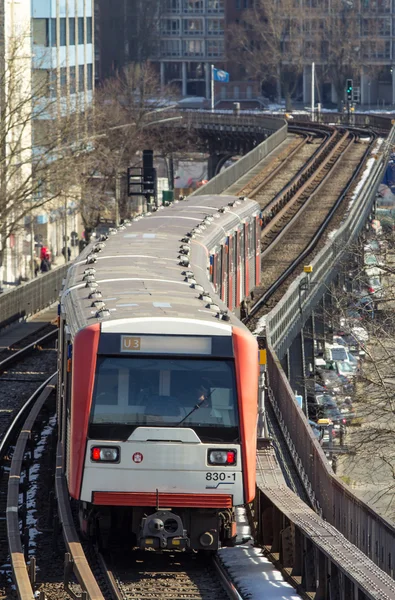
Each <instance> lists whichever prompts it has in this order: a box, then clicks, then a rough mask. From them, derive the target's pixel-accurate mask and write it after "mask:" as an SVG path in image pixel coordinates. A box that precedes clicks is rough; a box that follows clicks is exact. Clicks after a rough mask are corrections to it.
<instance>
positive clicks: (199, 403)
mask: <svg viewBox="0 0 395 600" xmlns="http://www.w3.org/2000/svg"><path fill="white" fill-rule="evenodd" d="M215 390H216V388H213V389H212V390H211V392H210V393H209V395H208V396H203V398H201V399H200V400H199V402H198V403H197V404H195V406H194V407H193V409H192V410H190V411H189V413H188V414H187V415H185V417H183V418H182V419H181V421H180V422H179V423H177V425H176V427H179V426H180V425H182V423H183V422H184V421H186V420H187V419H188V418H189V417H190V416H191V415H192V414H193V413H194V412H195V411H196V410H199V408H201V407H202V405H203V403H204V402H207V400H209V398H210V396H211V394H212V393H213V392H215Z"/></svg>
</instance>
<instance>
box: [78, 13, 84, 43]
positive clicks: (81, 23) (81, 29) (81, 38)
mask: <svg viewBox="0 0 395 600" xmlns="http://www.w3.org/2000/svg"><path fill="white" fill-rule="evenodd" d="M78 43H79V44H83V43H84V17H78Z"/></svg>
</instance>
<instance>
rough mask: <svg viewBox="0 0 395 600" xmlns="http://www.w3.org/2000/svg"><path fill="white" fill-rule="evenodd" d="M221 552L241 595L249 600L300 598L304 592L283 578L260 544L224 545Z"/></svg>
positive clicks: (221, 557) (298, 599) (222, 558)
mask: <svg viewBox="0 0 395 600" xmlns="http://www.w3.org/2000/svg"><path fill="white" fill-rule="evenodd" d="M218 556H219V559H220V560H221V562H222V563H223V565H224V566H225V567H226V569H227V570H228V572H229V574H230V576H231V578H232V581H233V582H234V584H235V585H236V586H237V588H238V590H239V592H240V593H241V595H242V596H243V597H245V598H248V600H262V598H265V600H300V598H301V596H299V594H297V593H296V592H295V590H294V588H293V587H292V586H291V585H290V584H289V583H287V582H286V581H284V578H283V576H282V575H281V573H280V571H278V570H277V569H276V568H275V567H274V566H273V565H272V563H271V562H270V561H269V560H268V559H267V558H266V557H265V556H263V554H262V550H261V549H260V548H254V547H251V546H238V547H237V548H222V549H221V550H219V551H218Z"/></svg>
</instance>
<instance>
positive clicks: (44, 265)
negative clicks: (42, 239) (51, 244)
mask: <svg viewBox="0 0 395 600" xmlns="http://www.w3.org/2000/svg"><path fill="white" fill-rule="evenodd" d="M40 269H41V273H48V271H50V270H51V261H50V256H49V253H47V254H46V255H45V256H44V258H43V259H42V261H41V265H40Z"/></svg>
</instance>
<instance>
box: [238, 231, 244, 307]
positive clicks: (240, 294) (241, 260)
mask: <svg viewBox="0 0 395 600" xmlns="http://www.w3.org/2000/svg"><path fill="white" fill-rule="evenodd" d="M237 246H238V250H237V254H238V261H239V268H238V269H237V273H238V285H237V294H238V298H237V306H240V302H241V300H242V299H243V298H244V297H245V285H244V273H245V262H246V260H245V259H246V255H245V247H244V226H243V227H242V228H241V229H240V231H238V232H237Z"/></svg>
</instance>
